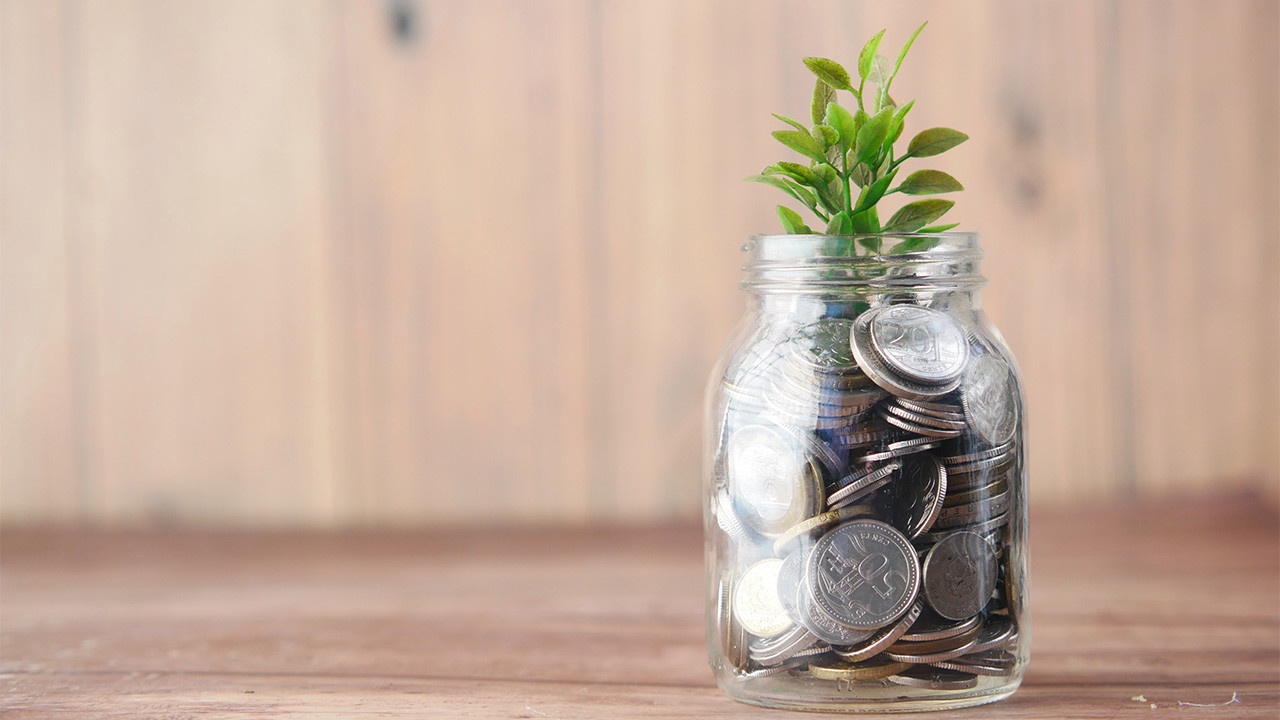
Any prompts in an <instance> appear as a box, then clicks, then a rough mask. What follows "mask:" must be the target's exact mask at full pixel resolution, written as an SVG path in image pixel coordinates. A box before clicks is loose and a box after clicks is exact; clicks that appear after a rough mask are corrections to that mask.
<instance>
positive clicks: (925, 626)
mask: <svg viewBox="0 0 1280 720" xmlns="http://www.w3.org/2000/svg"><path fill="white" fill-rule="evenodd" d="M979 625H982V616H981V615H974V616H973V617H971V618H969V619H968V620H963V621H961V622H955V621H954V620H949V619H947V618H944V617H942V616H941V615H939V614H937V613H935V612H933V610H930V609H929V608H928V607H926V608H925V609H924V612H922V613H921V614H920V619H919V620H917V621H916V622H915V624H914V625H912V626H911V629H910V630H908V631H907V632H906V633H904V634H903V636H902V639H903V640H905V641H907V642H927V641H929V640H943V639H946V638H952V637H955V636H957V635H963V634H964V633H966V632H968V631H970V630H972V629H974V628H975V627H978V626H979ZM979 637H981V635H979Z"/></svg>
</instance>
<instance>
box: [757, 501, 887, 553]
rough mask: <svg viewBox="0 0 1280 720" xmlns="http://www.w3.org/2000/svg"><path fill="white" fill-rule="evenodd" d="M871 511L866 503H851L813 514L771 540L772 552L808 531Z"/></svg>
mask: <svg viewBox="0 0 1280 720" xmlns="http://www.w3.org/2000/svg"><path fill="white" fill-rule="evenodd" d="M872 513H873V511H872V509H871V508H870V507H867V506H866V505H853V506H851V507H842V508H837V509H835V510H828V511H826V512H824V513H822V514H821V515H814V516H813V517H811V518H806V519H804V520H801V521H800V522H798V523H796V524H795V525H792V526H791V527H789V528H787V530H786V531H785V532H783V533H782V534H781V535H779V536H778V539H776V540H774V541H773V551H774V553H776V554H778V555H781V554H782V553H783V551H785V550H786V549H787V547H788V546H790V545H791V544H792V543H793V542H794V541H795V540H797V539H799V538H802V537H807V536H808V535H809V534H810V533H813V532H817V531H818V530H821V529H822V528H824V527H826V526H828V525H835V524H836V523H839V522H843V521H845V520H852V519H854V518H858V517H864V516H867V515H871V514H872Z"/></svg>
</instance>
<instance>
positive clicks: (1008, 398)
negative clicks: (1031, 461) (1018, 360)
mask: <svg viewBox="0 0 1280 720" xmlns="http://www.w3.org/2000/svg"><path fill="white" fill-rule="evenodd" d="M960 398H961V400H962V402H963V403H964V414H965V418H966V419H967V420H968V421H969V427H971V428H973V431H974V433H975V434H977V436H978V437H980V438H982V439H983V441H985V442H986V443H987V444H988V445H1000V444H1002V443H1005V442H1008V441H1009V440H1010V439H1011V438H1013V432H1014V430H1015V429H1017V427H1018V389H1017V386H1016V385H1014V383H1013V371H1012V370H1011V369H1010V368H1009V366H1008V365H1007V364H1006V363H1005V362H1004V361H1003V360H1001V359H999V358H997V357H996V356H994V355H979V356H978V357H976V358H974V359H973V361H972V362H970V363H969V367H968V369H967V370H966V371H965V374H964V381H963V382H962V383H961V384H960Z"/></svg>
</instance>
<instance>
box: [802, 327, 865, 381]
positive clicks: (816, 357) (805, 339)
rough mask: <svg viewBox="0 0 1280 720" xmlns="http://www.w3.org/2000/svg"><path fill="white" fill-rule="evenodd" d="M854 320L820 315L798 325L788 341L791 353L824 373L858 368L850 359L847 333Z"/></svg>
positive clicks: (851, 370)
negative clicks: (815, 319)
mask: <svg viewBox="0 0 1280 720" xmlns="http://www.w3.org/2000/svg"><path fill="white" fill-rule="evenodd" d="M852 329H853V321H852V320H845V319H844V318H822V319H821V320H818V321H816V322H812V323H809V324H808V325H805V326H803V327H800V328H797V329H796V331H795V332H794V333H793V334H792V336H791V338H790V340H789V341H788V343H787V344H788V346H789V347H790V349H791V352H792V356H793V357H795V358H796V359H797V360H799V361H801V362H803V363H804V364H806V365H808V366H810V367H812V368H814V369H815V370H818V371H821V372H825V373H848V372H857V371H858V362H857V361H856V360H854V358H853V352H852V349H851V347H850V343H849V332H850V331H851V330H852Z"/></svg>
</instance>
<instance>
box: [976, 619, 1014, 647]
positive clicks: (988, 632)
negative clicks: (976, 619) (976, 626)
mask: <svg viewBox="0 0 1280 720" xmlns="http://www.w3.org/2000/svg"><path fill="white" fill-rule="evenodd" d="M1017 640H1018V628H1017V627H1016V626H1014V624H1013V621H1012V620H1010V619H1009V617H1008V616H1006V615H988V616H987V620H986V623H985V624H984V625H983V626H982V634H981V635H979V636H978V642H977V644H975V645H974V646H973V647H972V648H971V649H970V650H969V652H970V653H980V652H986V651H988V650H999V649H1003V648H1007V647H1010V646H1012V645H1013V644H1014V643H1016V642H1017Z"/></svg>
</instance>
